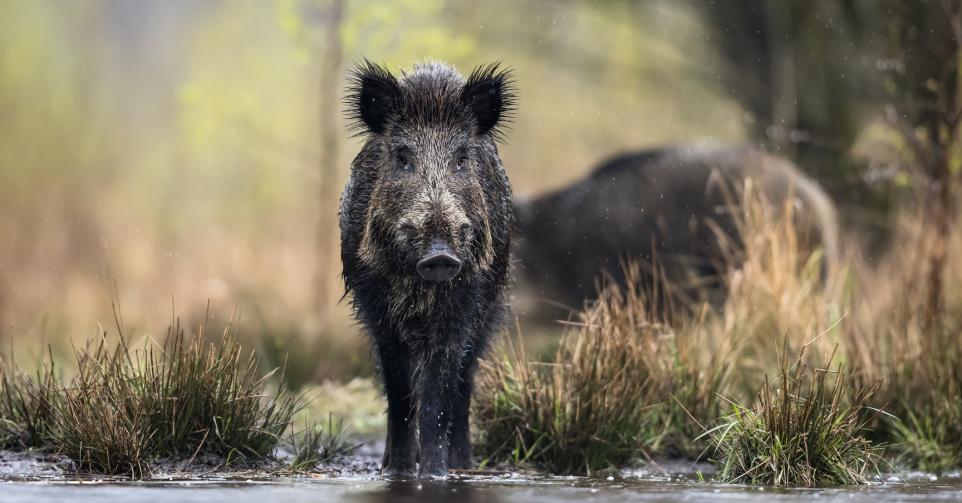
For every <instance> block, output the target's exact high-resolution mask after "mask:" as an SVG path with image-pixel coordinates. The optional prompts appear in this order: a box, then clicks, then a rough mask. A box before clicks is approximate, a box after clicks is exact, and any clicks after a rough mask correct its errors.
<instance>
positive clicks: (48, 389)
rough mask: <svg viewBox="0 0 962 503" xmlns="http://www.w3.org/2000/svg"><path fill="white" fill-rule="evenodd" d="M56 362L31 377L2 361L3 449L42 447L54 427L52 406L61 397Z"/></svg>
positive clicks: (0, 407)
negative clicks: (55, 370) (52, 423)
mask: <svg viewBox="0 0 962 503" xmlns="http://www.w3.org/2000/svg"><path fill="white" fill-rule="evenodd" d="M52 362H53V360H52V358H51V360H50V364H49V366H48V367H47V368H46V369H44V370H38V371H37V372H36V374H34V375H30V374H27V373H24V372H22V371H21V370H20V369H19V368H17V367H16V366H15V365H13V364H12V363H8V362H7V361H5V360H4V359H3V358H0V448H3V449H29V448H34V447H41V446H43V445H44V442H45V439H46V437H47V435H48V433H49V430H50V425H51V419H52V414H51V409H50V404H52V403H54V401H55V400H56V398H57V396H58V394H59V385H58V383H57V380H56V379H55V377H54V372H53V363H52Z"/></svg>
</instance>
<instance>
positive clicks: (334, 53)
mask: <svg viewBox="0 0 962 503" xmlns="http://www.w3.org/2000/svg"><path fill="white" fill-rule="evenodd" d="M343 20H344V0H330V4H329V5H328V8H327V10H326V12H325V13H324V16H323V24H324V26H323V38H322V46H321V54H320V82H319V88H318V96H319V101H318V121H319V125H320V138H319V140H320V158H319V164H320V166H319V168H320V176H319V182H318V194H317V197H318V201H319V203H320V205H321V207H320V215H319V218H318V225H317V238H316V239H317V247H316V248H317V249H316V260H315V268H314V302H315V309H316V314H317V315H318V316H321V317H323V315H324V313H325V312H326V311H327V310H328V309H329V308H330V305H329V300H330V298H331V295H330V293H331V292H330V289H331V280H332V271H335V270H336V269H337V268H336V266H335V265H334V264H333V262H334V261H336V260H337V253H336V250H337V247H336V246H335V245H336V243H337V242H338V233H337V228H336V226H335V225H333V224H334V223H335V222H336V221H337V218H336V214H337V213H336V212H337V204H336V203H337V201H338V194H337V173H338V162H339V158H338V143H339V140H340V134H339V125H338V116H339V114H340V109H339V100H338V96H339V91H340V84H341V65H342V61H343V59H344V47H343V42H342V37H341V24H342V22H343Z"/></svg>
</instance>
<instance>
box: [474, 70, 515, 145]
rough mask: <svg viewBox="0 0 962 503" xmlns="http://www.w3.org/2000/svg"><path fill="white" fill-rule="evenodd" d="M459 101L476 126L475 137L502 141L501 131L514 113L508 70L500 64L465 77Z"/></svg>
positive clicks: (511, 82) (510, 79) (511, 80)
mask: <svg viewBox="0 0 962 503" xmlns="http://www.w3.org/2000/svg"><path fill="white" fill-rule="evenodd" d="M461 101H462V102H463V103H464V104H465V105H467V106H468V108H469V109H470V110H471V114H472V115H473V116H474V120H475V123H476V124H477V127H478V129H477V131H476V132H477V134H479V135H483V134H488V133H491V135H492V136H494V137H495V138H496V139H500V138H501V137H502V131H501V129H502V127H503V125H504V124H505V123H507V122H508V121H509V120H510V119H511V115H512V114H513V112H514V80H513V78H512V75H511V70H507V69H502V68H501V64H500V63H492V64H490V65H485V66H479V67H477V68H475V69H474V71H473V72H471V75H469V76H468V80H467V82H465V83H464V89H462V90H461Z"/></svg>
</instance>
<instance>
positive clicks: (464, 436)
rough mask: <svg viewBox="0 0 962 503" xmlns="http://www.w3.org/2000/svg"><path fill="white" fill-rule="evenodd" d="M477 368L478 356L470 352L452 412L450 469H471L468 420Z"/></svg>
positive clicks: (464, 360)
mask: <svg viewBox="0 0 962 503" xmlns="http://www.w3.org/2000/svg"><path fill="white" fill-rule="evenodd" d="M477 366H478V358H477V355H476V354H475V353H474V351H469V352H468V354H467V355H465V357H464V359H463V360H462V362H461V369H460V372H459V374H460V375H459V376H458V382H457V385H458V389H457V396H456V398H455V400H454V404H453V410H452V412H451V431H450V434H449V445H448V466H449V468H460V469H467V468H471V433H470V430H469V427H468V420H469V419H470V414H471V390H472V388H473V387H474V386H473V384H474V371H475V369H476V368H477Z"/></svg>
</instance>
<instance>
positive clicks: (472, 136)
mask: <svg viewBox="0 0 962 503" xmlns="http://www.w3.org/2000/svg"><path fill="white" fill-rule="evenodd" d="M347 107H348V116H349V118H351V119H352V120H353V121H354V122H353V129H354V130H355V131H356V132H357V133H358V134H360V135H362V136H363V137H365V139H366V141H365V143H364V146H363V147H362V149H361V151H360V153H358V155H357V157H355V159H354V162H353V163H352V165H351V176H350V178H349V180H348V182H347V186H346V187H345V189H344V193H343V195H342V198H341V209H340V228H341V260H342V262H343V267H344V271H343V275H344V282H345V286H346V290H347V294H348V295H349V296H350V297H351V302H352V305H353V307H354V311H355V315H356V317H357V319H358V320H359V321H360V322H361V324H362V325H363V327H364V329H365V330H366V332H367V334H368V335H369V337H370V340H371V343H372V345H373V349H374V358H375V360H376V362H377V364H378V368H379V370H380V374H381V377H382V379H383V384H384V391H385V394H386V395H387V399H388V438H387V446H386V447H385V454H384V468H385V471H387V472H389V473H393V474H410V473H413V472H414V470H415V467H416V463H420V472H419V473H420V474H421V475H443V474H445V473H447V469H448V468H449V467H453V468H463V467H467V466H468V465H469V463H470V456H471V454H470V445H469V443H468V438H469V436H468V410H469V402H470V395H471V387H472V379H473V374H474V370H475V367H476V362H477V358H478V356H479V354H480V353H481V352H482V351H483V350H484V349H485V347H486V346H487V345H488V341H489V339H490V338H491V336H492V334H493V333H494V332H496V331H497V330H498V328H499V326H500V325H501V323H502V320H503V319H504V318H505V314H506V311H507V307H506V304H505V299H504V290H505V287H506V286H507V284H508V263H509V254H510V250H509V248H510V230H511V226H512V220H513V211H512V205H511V204H512V203H511V187H510V185H509V183H508V178H507V175H506V173H505V170H504V168H503V167H502V165H501V161H500V159H499V157H498V149H497V146H496V142H497V140H498V139H499V138H500V137H501V134H502V130H503V127H504V124H505V122H506V121H507V119H508V116H509V115H510V113H511V111H512V109H513V92H512V82H511V76H510V73H509V72H508V71H506V70H503V69H501V68H500V67H499V66H498V65H497V64H494V65H488V66H483V67H480V68H478V69H476V70H474V71H473V72H472V73H471V74H470V75H469V76H468V77H467V78H466V79H465V78H464V77H462V76H461V75H460V74H459V73H458V72H457V71H456V70H455V69H453V68H452V67H450V66H447V65H444V64H441V63H426V64H420V65H416V66H415V67H414V69H413V70H412V71H411V72H409V73H402V74H401V75H400V77H395V76H394V75H393V74H391V72H390V71H388V70H387V69H386V68H384V67H382V66H379V65H376V64H373V63H370V62H364V63H362V64H360V65H358V66H357V68H356V69H355V70H354V72H353V74H352V82H351V87H350V88H349V90H348V94H347ZM439 241H440V242H443V243H445V245H447V246H449V247H450V250H451V251H452V252H453V253H454V254H455V255H456V256H457V257H458V258H459V259H460V260H461V264H462V265H461V270H460V273H459V274H458V275H457V276H455V277H454V278H453V279H451V280H449V281H441V282H429V281H426V280H424V279H422V278H421V277H420V276H419V274H418V272H417V269H416V264H417V263H418V260H419V258H420V257H422V256H423V255H424V254H425V253H427V252H428V250H429V248H430V247H431V246H432V243H435V242H439Z"/></svg>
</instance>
